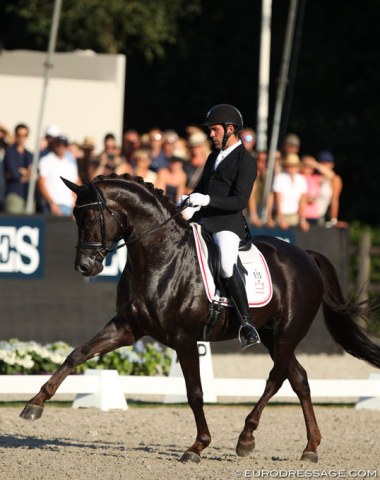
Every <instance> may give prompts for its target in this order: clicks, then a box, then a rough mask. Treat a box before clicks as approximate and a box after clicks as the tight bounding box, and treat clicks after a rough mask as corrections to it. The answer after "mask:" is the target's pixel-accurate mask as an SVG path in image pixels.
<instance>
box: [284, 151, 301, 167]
mask: <svg viewBox="0 0 380 480" xmlns="http://www.w3.org/2000/svg"><path fill="white" fill-rule="evenodd" d="M282 165H283V166H284V167H293V166H299V165H300V157H299V156H298V155H297V154H296V153H289V154H288V155H286V157H285V158H284V160H283V162H282Z"/></svg>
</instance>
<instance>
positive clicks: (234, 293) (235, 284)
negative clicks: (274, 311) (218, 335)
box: [225, 265, 260, 350]
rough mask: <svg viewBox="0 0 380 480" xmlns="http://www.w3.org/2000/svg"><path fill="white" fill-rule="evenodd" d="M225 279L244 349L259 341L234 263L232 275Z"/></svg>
mask: <svg viewBox="0 0 380 480" xmlns="http://www.w3.org/2000/svg"><path fill="white" fill-rule="evenodd" d="M225 281H226V285H227V288H228V291H229V293H230V295H231V299H232V302H233V304H234V306H235V310H236V312H237V314H238V317H239V320H240V323H241V326H240V329H239V340H240V344H241V346H242V348H243V350H246V349H247V348H250V347H253V346H254V345H257V344H258V343H260V337H259V334H258V333H257V330H256V328H255V327H254V326H253V325H251V316H250V315H249V306H248V299H247V294H246V291H245V286H244V283H243V280H242V278H241V276H240V274H239V272H238V270H237V267H236V265H235V266H234V271H233V275H232V277H229V278H226V279H225Z"/></svg>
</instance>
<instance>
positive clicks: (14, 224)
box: [0, 218, 45, 278]
mask: <svg viewBox="0 0 380 480" xmlns="http://www.w3.org/2000/svg"><path fill="white" fill-rule="evenodd" d="M44 242H45V221H44V219H43V218H1V219H0V278H41V277H42V275H43V266H44Z"/></svg>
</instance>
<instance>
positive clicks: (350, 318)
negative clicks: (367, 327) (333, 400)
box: [307, 250, 380, 368]
mask: <svg viewBox="0 0 380 480" xmlns="http://www.w3.org/2000/svg"><path fill="white" fill-rule="evenodd" d="M307 253H308V254H309V255H310V256H311V257H312V258H313V259H314V261H315V263H316V264H317V266H318V268H319V270H320V272H321V275H322V279H323V299H322V304H323V313H324V317H325V323H326V326H327V328H328V330H329V332H330V334H331V335H332V337H333V339H334V340H335V341H336V342H337V343H338V344H339V345H341V346H342V347H343V348H344V350H345V351H346V352H348V353H350V354H351V355H352V356H354V357H356V358H359V359H361V360H364V361H366V362H367V363H369V364H371V365H373V366H375V367H377V368H380V347H379V346H378V345H376V344H375V343H373V342H372V341H371V340H370V339H369V338H368V337H367V336H366V335H365V334H364V332H363V331H362V330H361V329H360V327H359V326H358V325H357V324H356V323H355V321H354V318H355V317H356V318H362V319H366V318H368V314H369V313H370V312H371V311H372V310H374V309H375V308H377V307H378V304H371V303H370V302H368V301H360V302H355V301H354V300H346V299H345V298H344V296H343V293H342V290H341V288H340V285H339V280H338V276H337V273H336V270H335V268H334V267H333V265H332V264H331V262H330V261H329V260H328V259H327V258H326V257H325V256H323V255H321V254H320V253H317V252H314V251H311V250H307Z"/></svg>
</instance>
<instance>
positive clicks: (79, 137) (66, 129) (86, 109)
mask: <svg viewBox="0 0 380 480" xmlns="http://www.w3.org/2000/svg"><path fill="white" fill-rule="evenodd" d="M45 61H46V53H45V52H34V51H26V50H16V51H9V52H8V51H3V52H2V53H1V54H0V123H2V124H5V126H6V127H7V128H9V129H10V130H12V131H13V129H14V127H15V125H16V124H17V123H21V122H22V123H26V124H27V125H28V126H29V127H30V129H31V134H30V137H29V142H28V147H29V148H30V149H31V150H33V149H34V146H35V141H36V137H35V135H36V128H37V121H38V114H39V109H40V103H41V97H42V91H43V83H44V79H43V75H44V62H45ZM53 64H54V66H53V68H52V70H51V74H50V80H49V83H48V90H47V97H46V103H45V113H44V119H43V126H42V132H41V134H42V135H43V134H44V131H45V129H46V127H47V126H48V125H50V124H56V125H58V126H59V128H60V130H61V132H62V133H63V134H65V135H67V136H68V137H69V139H70V140H72V141H77V142H78V143H82V142H83V139H84V137H85V136H91V137H94V139H95V141H96V145H97V150H98V151H99V150H101V148H102V143H103V137H104V135H105V134H106V133H109V132H111V133H113V134H114V135H115V136H116V139H117V142H118V143H119V144H120V143H121V139H122V129H123V112H124V86H125V70H126V57H125V56H124V55H107V54H95V53H94V52H88V51H80V52H73V53H56V54H55V55H54V57H53Z"/></svg>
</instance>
